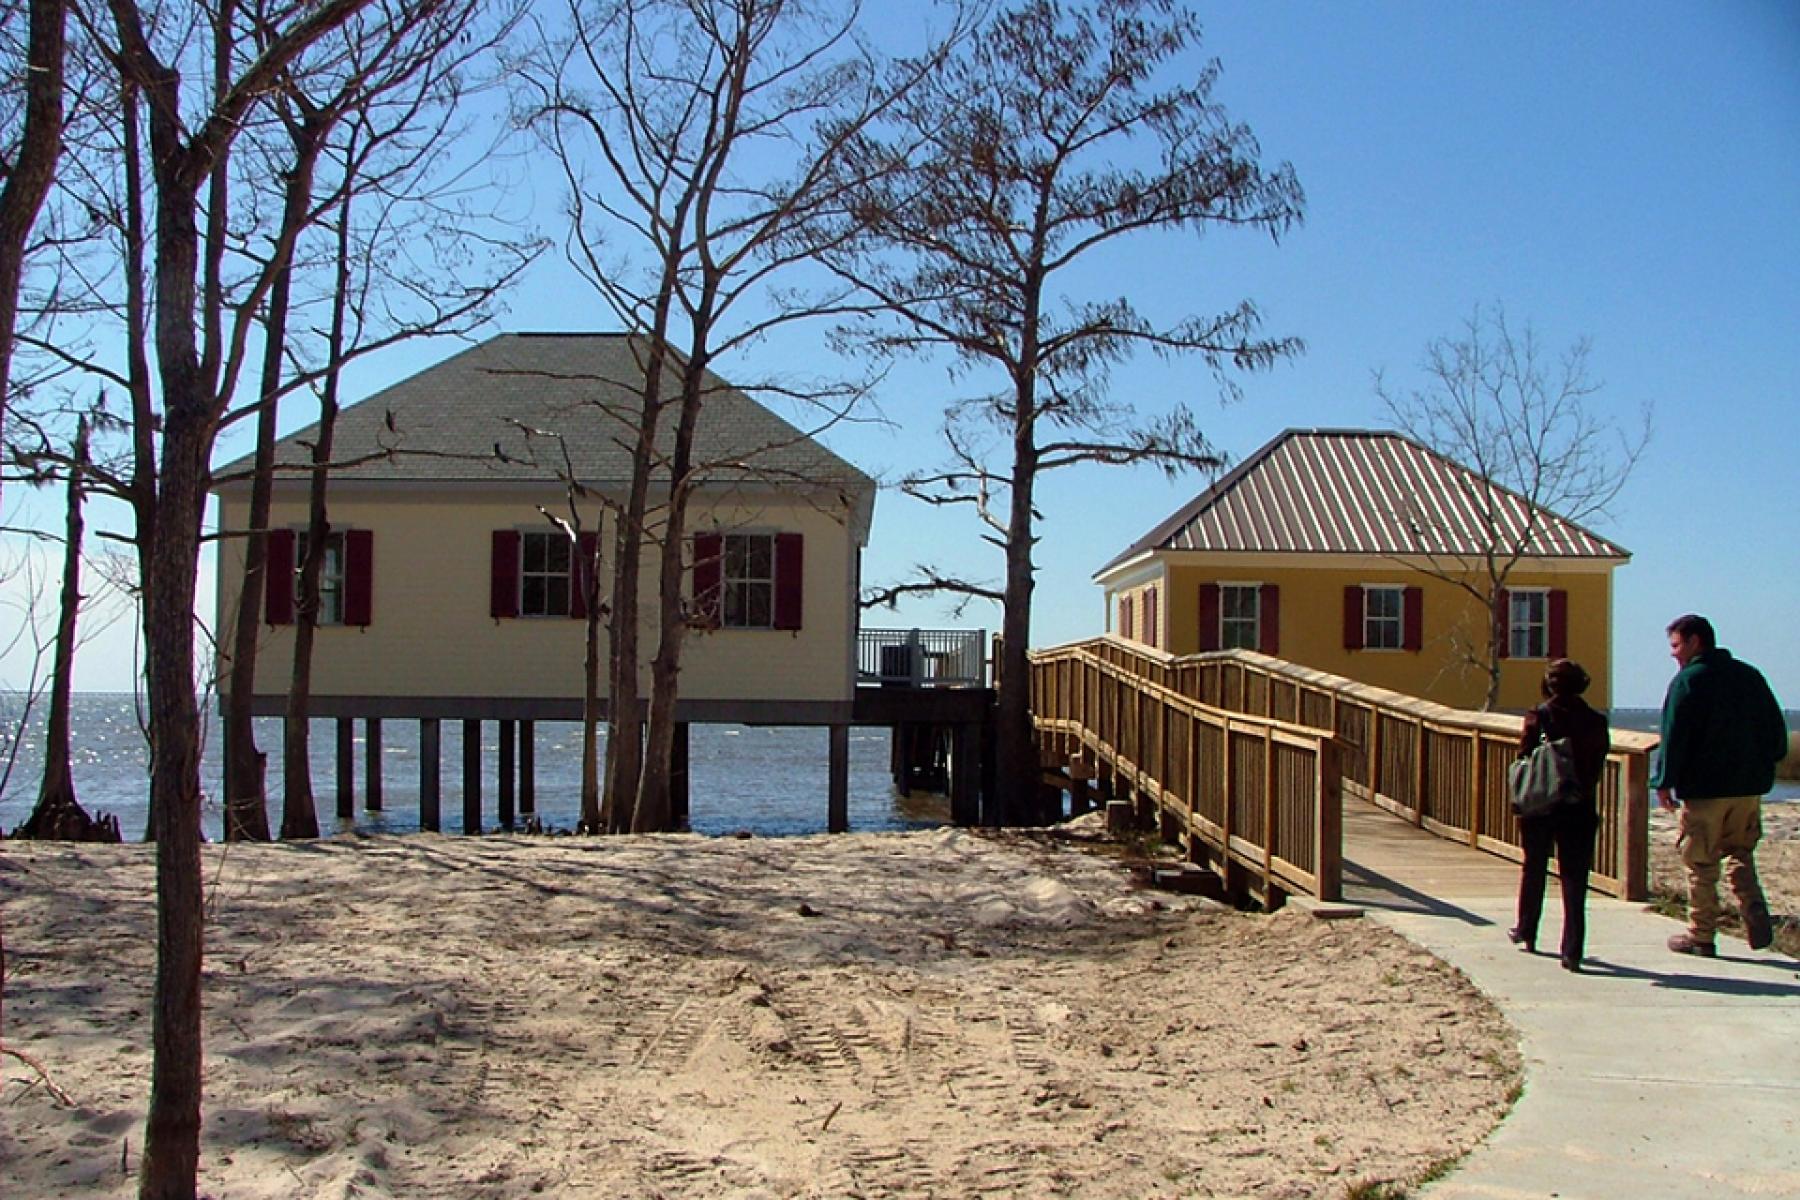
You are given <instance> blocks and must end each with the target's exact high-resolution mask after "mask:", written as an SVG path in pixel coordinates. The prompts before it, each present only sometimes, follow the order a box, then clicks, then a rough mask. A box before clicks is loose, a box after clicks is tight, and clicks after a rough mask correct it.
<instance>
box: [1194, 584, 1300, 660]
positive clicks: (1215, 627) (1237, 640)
mask: <svg viewBox="0 0 1800 1200" xmlns="http://www.w3.org/2000/svg"><path fill="white" fill-rule="evenodd" d="M1200 649H1201V650H1202V651H1206V650H1256V651H1259V652H1261V653H1263V654H1270V655H1278V654H1280V653H1281V589H1280V588H1279V587H1277V586H1276V585H1275V584H1272V583H1203V584H1201V585H1200Z"/></svg>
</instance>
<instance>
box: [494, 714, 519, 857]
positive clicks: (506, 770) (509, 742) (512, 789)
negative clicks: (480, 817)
mask: <svg viewBox="0 0 1800 1200" xmlns="http://www.w3.org/2000/svg"><path fill="white" fill-rule="evenodd" d="M499 724H500V762H499V764H498V766H497V767H496V768H495V772H494V773H495V774H496V775H497V776H498V777H499V784H500V796H499V803H500V828H502V829H505V830H511V829H512V827H513V797H514V795H515V794H516V789H517V787H518V778H517V776H518V772H517V770H516V769H515V768H514V766H513V746H514V744H515V739H516V737H517V729H518V723H517V722H516V721H501V722H500V723H499Z"/></svg>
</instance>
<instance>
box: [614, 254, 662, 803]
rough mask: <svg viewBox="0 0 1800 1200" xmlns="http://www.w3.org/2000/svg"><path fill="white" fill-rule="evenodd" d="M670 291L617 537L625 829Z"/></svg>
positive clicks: (635, 770)
mask: <svg viewBox="0 0 1800 1200" xmlns="http://www.w3.org/2000/svg"><path fill="white" fill-rule="evenodd" d="M669 304H670V300H669V291H668V289H667V288H665V289H664V291H663V294H662V296H661V297H659V300H658V307H657V313H656V318H655V321H654V324H653V328H652V331H651V334H650V336H649V337H648V338H646V339H644V340H645V343H646V349H645V355H646V357H645V362H644V391H643V405H642V407H641V408H640V410H639V413H638V427H637V431H636V432H637V443H636V445H635V446H634V447H633V451H632V466H631V486H630V489H629V490H628V492H627V493H626V498H625V505H624V508H623V510H622V511H621V512H620V514H619V533H618V537H617V538H616V539H614V542H615V546H616V553H615V554H614V556H613V587H612V613H611V615H610V617H609V618H608V625H609V628H610V629H611V631H612V648H611V657H610V661H609V664H608V676H607V682H608V696H609V702H608V718H607V727H608V731H607V738H606V794H605V797H604V799H603V801H602V806H603V816H604V820H605V827H606V829H607V831H608V832H610V833H625V832H627V831H629V830H630V829H631V828H632V826H633V825H634V823H635V817H634V815H633V813H632V810H633V809H635V808H636V806H637V794H638V786H639V781H640V779H641V778H642V776H643V769H644V705H643V697H642V694H641V691H640V689H639V687H638V666H639V663H640V662H641V654H640V651H639V645H640V640H639V630H638V625H639V621H640V614H641V611H642V610H641V606H640V604H639V601H638V588H639V586H640V584H641V581H642V579H643V552H644V543H645V534H644V523H645V520H646V515H647V513H648V511H649V507H650V472H651V468H652V467H653V466H654V462H653V460H654V458H655V451H656V428H657V423H658V421H659V420H660V419H661V416H662V409H663V403H664V402H663V399H662V374H663V364H664V362H665V361H666V360H667V357H668V348H667V345H666V343H665V342H664V340H663V333H664V331H665V330H666V329H667V327H668V313H669Z"/></svg>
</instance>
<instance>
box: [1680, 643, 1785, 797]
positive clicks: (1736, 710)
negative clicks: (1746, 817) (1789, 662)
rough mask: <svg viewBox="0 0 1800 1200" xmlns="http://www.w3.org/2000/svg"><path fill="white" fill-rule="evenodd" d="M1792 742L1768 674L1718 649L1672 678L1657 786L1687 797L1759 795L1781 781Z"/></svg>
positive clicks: (1695, 661)
mask: <svg viewBox="0 0 1800 1200" xmlns="http://www.w3.org/2000/svg"><path fill="white" fill-rule="evenodd" d="M1787 745H1788V730H1787V718H1786V717H1785V716H1784V715H1783V714H1782V711H1781V705H1780V704H1779V703H1778V702H1777V701H1776V699H1775V693H1774V692H1772V691H1770V690H1769V684H1768V681H1767V680H1765V679H1764V678H1763V677H1762V672H1760V671H1758V670H1757V669H1756V668H1755V667H1753V666H1751V665H1750V664H1749V663H1746V662H1740V661H1738V660H1737V659H1735V658H1733V657H1732V656H1731V651H1729V650H1723V649H1719V648H1716V647H1715V648H1714V649H1711V650H1707V651H1705V652H1703V653H1701V654H1698V655H1696V656H1695V657H1694V658H1693V659H1692V660H1691V661H1690V662H1689V663H1688V665H1687V666H1685V667H1683V668H1682V669H1681V671H1680V672H1679V673H1678V674H1677V675H1676V676H1675V678H1674V679H1673V680H1672V681H1670V683H1669V692H1668V695H1666V696H1665V697H1663V707H1662V752H1661V754H1660V755H1658V757H1657V763H1656V769H1655V770H1654V771H1653V772H1652V773H1651V778H1650V786H1651V787H1656V788H1665V787H1666V788H1674V789H1675V795H1676V796H1677V797H1678V798H1679V799H1681V800H1684V801H1685V800H1708V799H1712V798H1714V797H1718V796H1760V795H1762V794H1763V793H1765V792H1767V791H1768V790H1769V789H1770V788H1771V787H1773V786H1775V764H1776V763H1778V762H1780V761H1781V759H1782V758H1783V757H1784V756H1785V755H1786V754H1787Z"/></svg>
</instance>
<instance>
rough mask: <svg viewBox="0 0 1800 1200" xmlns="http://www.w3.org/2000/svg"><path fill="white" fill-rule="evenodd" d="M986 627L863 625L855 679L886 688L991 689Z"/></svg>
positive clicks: (857, 642) (859, 634)
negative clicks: (951, 627)
mask: <svg viewBox="0 0 1800 1200" xmlns="http://www.w3.org/2000/svg"><path fill="white" fill-rule="evenodd" d="M987 643H988V637H987V631H986V630H985V629H975V630H961V629H864V630H860V631H858V633H857V635H856V681H857V682H858V683H861V684H878V685H881V686H884V687H916V688H930V687H986V686H987V681H988V672H987Z"/></svg>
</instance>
